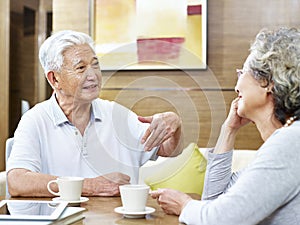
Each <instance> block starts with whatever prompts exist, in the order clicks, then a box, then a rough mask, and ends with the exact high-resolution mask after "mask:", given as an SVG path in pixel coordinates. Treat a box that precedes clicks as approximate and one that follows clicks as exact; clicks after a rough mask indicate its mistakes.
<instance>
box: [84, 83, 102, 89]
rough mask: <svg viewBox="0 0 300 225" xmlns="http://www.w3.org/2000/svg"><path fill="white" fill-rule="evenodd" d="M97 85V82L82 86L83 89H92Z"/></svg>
mask: <svg viewBox="0 0 300 225" xmlns="http://www.w3.org/2000/svg"><path fill="white" fill-rule="evenodd" d="M96 87H98V85H97V84H92V85H89V86H86V87H83V89H93V88H96Z"/></svg>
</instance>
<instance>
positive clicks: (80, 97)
mask: <svg viewBox="0 0 300 225" xmlns="http://www.w3.org/2000/svg"><path fill="white" fill-rule="evenodd" d="M63 57H64V62H63V65H62V68H61V71H60V72H58V73H56V79H57V81H58V84H59V88H58V89H59V92H60V94H62V95H64V97H67V98H73V99H74V101H80V102H91V101H92V100H94V99H96V98H98V97H99V93H100V90H101V81H102V76H101V71H100V66H99V61H98V57H97V56H96V54H95V53H94V51H93V50H92V49H91V48H90V46H89V45H88V44H84V45H75V46H72V47H71V48H69V49H67V50H66V51H65V52H64V53H63Z"/></svg>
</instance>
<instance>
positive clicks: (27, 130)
mask: <svg viewBox="0 0 300 225" xmlns="http://www.w3.org/2000/svg"><path fill="white" fill-rule="evenodd" d="M39 57H40V62H41V64H42V66H43V69H44V72H45V75H46V78H47V80H48V82H49V83H50V85H51V87H52V88H53V90H54V93H53V95H52V96H51V98H50V99H49V100H46V101H44V102H42V103H39V104H37V105H36V106H35V107H33V108H32V109H31V110H29V111H28V112H26V113H25V114H24V116H23V117H22V119H21V121H20V123H19V125H18V127H17V129H16V131H15V134H14V145H13V148H12V151H11V155H10V157H9V159H8V162H7V171H8V172H7V181H8V190H9V193H10V194H11V195H12V196H51V194H50V193H49V192H48V190H47V183H48V182H49V181H50V180H53V179H55V178H56V177H58V176H80V177H84V178H85V180H84V183H83V195H86V196H114V195H119V185H122V184H126V183H129V182H132V183H136V182H137V179H138V170H139V167H140V166H141V165H143V164H144V163H145V162H146V161H147V160H149V159H154V160H155V159H156V157H157V156H176V155H178V154H180V153H181V151H182V148H181V120H180V118H179V117H178V116H177V115H176V114H175V113H172V112H166V113H160V114H155V115H154V116H150V117H138V116H137V115H136V114H134V113H133V112H132V111H130V110H129V109H127V108H125V107H123V106H121V105H119V104H117V103H115V102H110V101H106V100H102V99H99V92H100V90H101V79H102V76H101V71H100V66H99V61H98V57H97V56H96V53H95V50H94V46H93V40H92V39H91V38H90V37H89V36H88V35H86V34H84V33H80V32H75V31H61V32H58V33H56V34H54V35H52V36H51V37H49V38H48V39H47V40H46V41H45V42H44V43H43V45H42V46H41V48H40V52H39ZM52 189H54V191H57V187H52Z"/></svg>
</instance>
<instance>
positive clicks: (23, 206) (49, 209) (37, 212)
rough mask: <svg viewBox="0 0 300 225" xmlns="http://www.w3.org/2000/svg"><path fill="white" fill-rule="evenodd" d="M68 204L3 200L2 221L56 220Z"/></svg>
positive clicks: (1, 204) (1, 205) (0, 215)
mask: <svg viewBox="0 0 300 225" xmlns="http://www.w3.org/2000/svg"><path fill="white" fill-rule="evenodd" d="M67 205H68V202H54V201H38V200H2V201H1V202H0V220H2V219H3V220H4V219H6V220H56V219H58V218H59V216H60V215H61V214H62V212H63V211H64V210H65V208H66V207H67Z"/></svg>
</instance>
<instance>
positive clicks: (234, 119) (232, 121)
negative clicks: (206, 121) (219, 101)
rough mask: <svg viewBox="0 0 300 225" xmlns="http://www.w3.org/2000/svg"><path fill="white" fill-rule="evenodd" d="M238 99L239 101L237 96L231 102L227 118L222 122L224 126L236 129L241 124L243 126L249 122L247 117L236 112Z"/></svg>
mask: <svg viewBox="0 0 300 225" xmlns="http://www.w3.org/2000/svg"><path fill="white" fill-rule="evenodd" d="M238 101H239V98H235V99H234V100H233V101H232V102H231V107H230V111H229V114H228V116H227V119H226V120H225V123H224V124H226V126H228V127H230V128H232V129H234V130H238V129H239V128H241V127H242V126H244V125H246V124H248V123H249V122H250V120H249V119H247V118H243V117H240V116H239V115H238V113H237V110H238Z"/></svg>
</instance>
